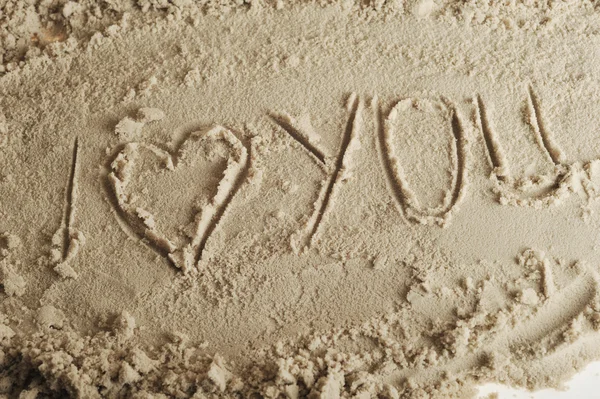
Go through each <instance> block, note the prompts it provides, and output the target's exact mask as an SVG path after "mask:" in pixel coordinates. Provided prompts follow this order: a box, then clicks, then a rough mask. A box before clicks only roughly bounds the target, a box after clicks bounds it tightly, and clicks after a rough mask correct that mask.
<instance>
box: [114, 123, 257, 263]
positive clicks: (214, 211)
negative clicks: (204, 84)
mask: <svg viewBox="0 0 600 399" xmlns="http://www.w3.org/2000/svg"><path fill="white" fill-rule="evenodd" d="M247 158H248V153H247V150H246V148H245V147H244V145H243V144H242V143H241V142H240V140H239V139H238V138H237V137H236V136H235V135H234V134H233V133H232V132H231V131H229V130H227V129H226V128H224V127H222V126H215V127H212V128H210V129H208V130H204V131H198V132H193V133H191V134H190V136H189V137H188V138H187V139H186V140H185V141H184V142H183V143H182V144H181V146H180V147H179V149H178V150H177V151H176V152H175V153H174V154H171V153H169V152H168V151H165V150H163V149H161V148H159V147H157V146H154V145H151V144H144V143H129V144H126V145H125V147H124V148H123V149H122V150H121V151H120V152H119V153H118V154H117V156H116V157H115V159H114V160H113V162H112V163H111V172H110V174H109V175H108V179H109V182H110V184H111V186H112V188H113V192H114V195H115V197H116V201H117V205H118V208H119V210H120V213H121V215H122V216H123V217H124V219H125V220H126V221H127V223H128V224H129V225H130V226H131V227H132V229H133V230H134V231H135V232H136V234H138V235H139V236H140V237H141V238H143V239H145V240H147V242H148V243H149V244H150V245H151V246H153V247H154V248H156V249H157V250H158V251H159V252H160V253H162V254H163V255H165V256H167V257H168V258H169V259H170V260H171V261H172V262H173V264H174V265H175V266H177V267H178V268H181V269H182V270H183V271H184V272H189V271H192V270H194V269H195V267H196V265H197V263H198V261H199V260H200V258H201V256H202V252H203V250H204V247H205V245H206V241H207V240H208V238H209V236H210V235H211V233H212V232H213V231H214V229H215V228H216V226H217V224H218V223H219V220H220V219H221V218H222V216H223V214H224V212H225V209H226V208H227V205H228V204H229V203H230V202H231V199H232V198H233V196H234V194H235V192H236V190H237V188H238V186H239V185H240V183H241V180H242V175H243V171H244V170H245V168H246V164H247Z"/></svg>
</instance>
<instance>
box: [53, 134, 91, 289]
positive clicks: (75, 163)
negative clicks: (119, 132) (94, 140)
mask: <svg viewBox="0 0 600 399" xmlns="http://www.w3.org/2000/svg"><path fill="white" fill-rule="evenodd" d="M78 158H79V138H77V137H76V138H75V140H74V142H73V153H72V158H71V169H70V173H69V179H68V183H67V189H66V193H65V209H64V217H63V221H62V223H61V227H60V228H59V229H58V231H57V232H56V233H55V234H54V237H52V251H51V255H50V258H51V259H50V260H51V262H52V265H53V266H54V271H55V272H56V273H57V274H58V275H59V276H60V277H62V278H77V273H76V272H75V271H74V270H73V268H72V267H71V265H70V263H71V262H72V261H73V259H74V258H75V257H76V256H77V253H78V252H79V249H80V248H81V246H82V245H84V243H85V237H84V236H83V234H82V233H81V232H80V231H78V230H76V229H75V228H74V227H73V225H74V222H75V211H76V206H75V204H76V203H77V189H78V185H77V177H78V171H79V159H78Z"/></svg>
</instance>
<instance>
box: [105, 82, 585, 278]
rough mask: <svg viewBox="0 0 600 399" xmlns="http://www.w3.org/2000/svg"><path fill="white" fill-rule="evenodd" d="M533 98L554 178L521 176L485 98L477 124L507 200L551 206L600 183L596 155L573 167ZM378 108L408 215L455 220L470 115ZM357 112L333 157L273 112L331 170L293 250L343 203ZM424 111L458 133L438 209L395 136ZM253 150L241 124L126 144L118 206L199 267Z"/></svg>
mask: <svg viewBox="0 0 600 399" xmlns="http://www.w3.org/2000/svg"><path fill="white" fill-rule="evenodd" d="M526 101H527V106H528V107H527V110H528V115H527V117H528V123H529V125H530V128H531V132H532V134H533V135H535V138H536V142H537V143H538V144H539V147H540V149H541V150H542V151H543V152H544V154H545V155H546V158H547V161H548V162H549V163H551V164H552V165H553V172H552V173H551V174H549V175H539V174H538V175H534V176H528V177H513V176H512V175H511V173H510V165H509V163H508V161H507V159H506V156H505V150H504V146H503V143H502V140H501V138H500V136H499V135H498V133H497V132H496V131H495V129H494V121H493V116H492V115H490V112H489V111H488V110H487V108H486V105H485V101H484V100H483V99H482V98H481V97H480V96H475V97H474V98H473V99H472V108H473V109H474V122H475V126H476V127H477V130H479V134H481V135H482V137H483V139H484V142H485V147H486V150H487V153H488V160H489V162H490V164H491V167H492V169H493V173H492V179H493V180H494V181H495V182H496V183H497V191H498V194H499V197H498V199H499V202H500V203H502V204H509V205H516V206H534V207H543V206H550V205H553V204H556V203H558V202H559V201H560V199H561V198H563V197H564V196H565V195H567V194H568V193H569V192H571V191H572V190H571V188H572V186H573V184H574V182H575V180H576V179H575V178H576V177H579V178H580V180H581V179H583V178H587V180H588V181H591V178H592V176H591V173H592V172H593V170H594V167H593V166H594V165H595V163H596V162H595V161H592V162H590V163H588V164H586V165H580V164H570V165H568V164H566V163H565V155H564V153H563V152H562V150H561V149H560V147H559V145H558V144H557V143H556V142H555V140H554V138H553V136H552V134H551V132H549V130H548V129H547V125H546V123H545V122H544V120H543V118H542V112H543V111H542V110H541V107H540V103H539V100H538V99H537V97H536V95H535V93H534V91H533V89H531V88H530V90H529V92H528V93H527V97H526ZM370 109H372V110H373V112H374V114H375V115H374V119H375V121H376V129H375V130H376V134H377V135H378V139H377V143H378V150H379V152H380V159H381V170H382V172H383V173H384V174H385V176H386V179H387V183H388V189H389V192H390V195H392V197H393V198H394V199H395V201H396V203H397V206H398V209H399V211H400V213H401V214H402V215H404V218H405V219H406V220H407V221H409V222H411V223H417V224H423V225H439V226H447V225H448V223H449V221H450V218H451V216H452V214H453V212H455V211H456V210H457V205H458V204H459V203H460V202H461V200H462V199H463V198H464V196H465V194H466V191H467V186H468V184H467V183H468V181H467V177H468V176H467V171H468V164H469V151H468V146H469V140H468V139H467V134H466V129H465V124H466V122H465V121H466V119H465V118H466V117H465V116H464V115H462V113H461V112H459V110H458V109H457V107H456V105H455V103H454V102H452V101H451V100H449V99H447V98H443V97H441V98H406V99H402V100H400V101H398V102H396V103H395V105H393V106H392V107H391V109H390V110H389V111H387V112H384V111H383V107H382V106H380V104H379V103H378V100H377V98H374V99H373V100H372V102H371V107H370ZM347 111H348V118H347V120H346V124H345V129H344V131H343V132H342V140H341V144H340V147H339V150H338V151H337V155H335V156H330V155H328V154H329V151H327V149H325V148H323V147H322V146H321V145H320V140H319V139H320V137H319V135H318V134H316V133H315V132H314V131H308V130H306V129H303V128H302V124H301V123H299V121H297V120H296V119H295V118H293V117H291V116H290V115H288V114H286V113H278V114H276V113H271V114H270V115H269V116H270V119H271V121H272V122H273V123H274V124H275V125H277V126H278V127H279V128H281V131H282V132H285V133H286V134H288V135H289V136H290V138H291V139H293V140H295V141H296V142H297V143H298V144H300V145H301V147H303V149H304V150H305V151H306V152H307V153H308V154H309V155H310V156H311V158H312V159H313V161H314V162H316V163H317V164H318V165H320V166H321V168H322V170H323V173H324V175H325V178H324V180H323V183H322V186H321V189H320V192H319V194H318V197H317V200H316V201H315V203H314V207H313V212H312V215H310V217H309V218H308V219H307V221H306V222H305V223H304V225H303V226H302V228H301V229H300V230H299V231H298V232H297V233H296V234H294V235H293V236H292V239H291V247H292V248H293V249H294V251H295V252H296V253H301V252H302V251H303V250H304V249H306V248H309V247H310V246H311V245H313V244H314V242H315V237H316V236H317V234H318V232H319V226H320V225H321V224H322V222H323V220H324V218H325V217H326V215H327V213H328V212H329V211H330V208H332V207H333V206H334V203H335V201H334V199H335V197H336V195H337V194H338V191H339V188H340V186H341V185H342V184H343V183H344V182H345V181H347V180H349V178H350V176H351V170H352V166H353V165H352V163H351V161H350V154H351V153H352V152H354V151H356V150H357V149H358V148H360V141H359V136H360V132H361V122H362V116H363V113H364V112H365V103H364V101H363V100H362V99H360V98H358V97H357V96H356V95H355V94H352V95H351V96H350V98H349V100H348V103H347ZM415 114H416V115H418V117H419V120H420V121H426V122H425V123H428V124H429V123H431V124H434V126H439V127H441V129H442V130H443V131H440V134H444V135H447V137H448V143H449V146H448V154H449V157H450V159H451V164H452V173H451V175H452V179H451V185H450V187H448V188H446V189H445V195H444V197H443V201H441V203H440V204H438V205H437V206H434V207H425V206H423V205H421V203H420V201H419V198H418V196H417V195H416V194H415V192H414V191H413V190H411V187H410V185H409V179H408V178H407V176H409V175H410V172H411V165H405V164H403V161H402V159H400V158H399V156H398V155H397V152H398V151H397V149H396V148H395V144H394V140H393V138H394V137H395V135H398V134H406V133H408V132H401V131H399V130H400V128H399V126H401V127H402V128H403V129H404V130H405V129H410V130H411V132H410V133H411V134H418V132H419V126H408V127H407V126H406V124H404V125H403V124H402V122H403V121H410V120H412V119H411V115H415ZM248 153H249V151H248V149H247V148H246V147H245V146H244V144H243V143H242V142H241V141H240V139H239V138H238V137H237V136H236V135H235V134H234V133H233V132H232V131H231V130H229V129H227V128H225V127H223V126H213V127H211V128H209V129H206V130H203V131H197V132H193V133H191V134H190V135H189V136H188V137H187V138H186V139H185V140H184V141H183V143H182V144H181V145H180V147H179V148H178V149H177V151H175V152H174V153H170V152H168V151H166V150H163V149H161V148H158V147H157V146H154V145H150V144H144V143H141V142H133V143H129V144H126V145H125V146H124V147H123V148H122V150H121V151H120V152H119V153H118V154H117V155H116V157H115V158H114V160H113V162H112V163H111V171H110V173H109V175H108V179H109V182H110V184H111V187H112V189H113V193H114V195H115V198H116V202H115V203H116V204H117V206H118V211H119V213H120V214H121V216H122V217H123V218H124V220H126V222H127V223H128V224H129V225H130V227H131V228H132V229H133V230H134V231H135V233H136V234H137V235H138V236H140V237H141V238H142V239H144V240H145V241H146V242H147V243H149V244H150V245H151V246H152V247H154V248H155V249H156V250H157V251H159V252H160V253H161V254H163V255H164V256H166V257H167V258H168V259H169V260H170V261H171V262H172V263H173V264H174V265H175V266H177V267H178V268H180V269H182V270H183V271H185V272H189V271H193V270H195V268H196V265H197V264H198V262H199V260H200V259H201V258H202V253H203V250H204V247H205V245H206V242H207V240H208V239H209V238H210V236H211V234H212V232H213V231H215V229H216V228H217V226H218V224H219V222H220V220H221V219H222V218H223V217H224V215H225V213H226V209H227V207H228V205H229V204H230V203H231V200H232V198H233V197H234V195H235V193H236V191H237V190H238V189H239V188H240V186H241V185H242V184H243V182H244V180H245V179H244V176H245V174H247V167H248V164H249V159H248V158H249V155H248ZM584 175H585V176H584ZM153 208H160V209H169V208H172V212H171V214H177V215H179V216H178V217H165V216H163V213H164V212H156V211H154V210H153Z"/></svg>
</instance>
